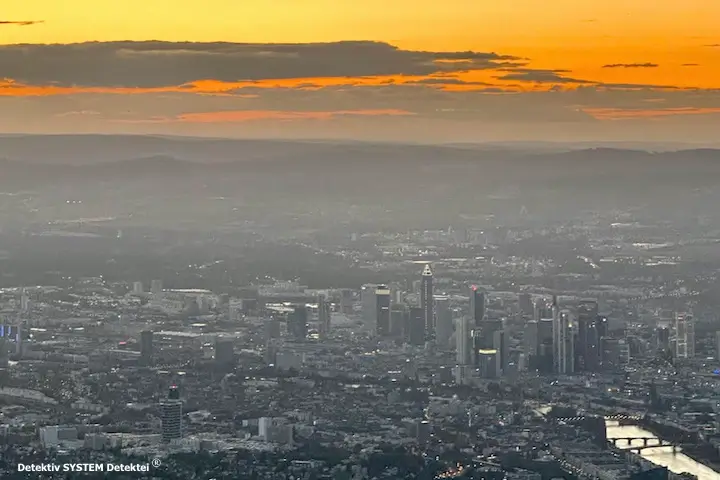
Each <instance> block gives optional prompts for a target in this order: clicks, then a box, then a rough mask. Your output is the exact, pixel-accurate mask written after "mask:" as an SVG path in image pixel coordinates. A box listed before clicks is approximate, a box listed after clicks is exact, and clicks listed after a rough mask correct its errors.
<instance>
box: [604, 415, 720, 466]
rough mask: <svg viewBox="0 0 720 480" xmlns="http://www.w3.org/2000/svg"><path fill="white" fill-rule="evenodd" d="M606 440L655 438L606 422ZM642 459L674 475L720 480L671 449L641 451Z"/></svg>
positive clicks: (635, 428) (634, 429)
mask: <svg viewBox="0 0 720 480" xmlns="http://www.w3.org/2000/svg"><path fill="white" fill-rule="evenodd" d="M605 425H606V429H607V438H608V439H610V438H622V437H652V438H657V437H656V436H655V435H653V434H652V433H650V432H648V431H647V430H643V429H642V428H640V427H636V426H633V425H626V426H620V425H618V422H613V421H610V420H608V421H606V422H605ZM642 445H643V441H642V440H639V441H636V442H633V445H632V446H642ZM618 447H619V448H628V447H626V446H625V445H618ZM642 456H643V458H645V459H647V460H650V461H651V462H653V463H655V464H657V465H662V466H664V467H667V468H668V469H669V470H670V471H672V472H675V473H683V472H687V473H691V474H693V475H695V476H696V477H697V478H698V480H720V473H718V472H715V471H714V470H712V469H711V468H708V467H706V466H705V465H702V464H700V463H698V462H696V461H695V460H693V459H692V458H690V457H688V456H687V455H685V454H683V453H673V452H672V447H657V448H647V449H645V450H642Z"/></svg>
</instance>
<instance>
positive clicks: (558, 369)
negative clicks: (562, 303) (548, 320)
mask: <svg viewBox="0 0 720 480" xmlns="http://www.w3.org/2000/svg"><path fill="white" fill-rule="evenodd" d="M553 324H554V327H555V329H554V332H553V333H554V342H553V364H554V366H555V373H557V374H558V375H569V374H571V373H574V372H575V334H574V332H573V326H572V318H571V317H570V312H568V311H567V310H563V311H562V312H560V311H559V312H558V313H557V315H556V317H555V318H554V319H553Z"/></svg>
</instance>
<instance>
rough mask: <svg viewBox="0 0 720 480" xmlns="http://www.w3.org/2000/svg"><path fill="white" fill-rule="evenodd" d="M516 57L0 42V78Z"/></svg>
mask: <svg viewBox="0 0 720 480" xmlns="http://www.w3.org/2000/svg"><path fill="white" fill-rule="evenodd" d="M519 60H521V59H520V58H518V57H513V56H510V55H500V54H497V53H484V52H472V51H467V52H430V51H410V50H402V49H400V48H397V47H394V46H392V45H389V44H387V43H381V42H363V41H358V42H335V43H310V44H244V43H221V42H216V43H194V42H192V43H191V42H186V43H173V42H158V41H150V42H88V43H78V44H63V45H7V46H0V78H11V79H14V80H16V81H18V82H22V83H28V84H33V85H49V84H53V85H61V86H88V87H159V86H172V85H182V84H186V83H190V82H193V81H197V80H205V79H214V80H220V81H226V82H234V81H252V80H262V79H285V78H313V77H362V76H377V75H429V74H433V73H447V72H460V71H467V70H478V69H494V68H499V67H503V66H505V67H507V66H510V65H513V63H511V62H517V61H519Z"/></svg>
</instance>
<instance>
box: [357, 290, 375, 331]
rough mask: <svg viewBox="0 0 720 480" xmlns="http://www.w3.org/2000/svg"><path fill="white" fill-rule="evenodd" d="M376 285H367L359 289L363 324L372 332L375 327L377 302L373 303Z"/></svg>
mask: <svg viewBox="0 0 720 480" xmlns="http://www.w3.org/2000/svg"><path fill="white" fill-rule="evenodd" d="M377 289H378V285H377V284H374V283H367V284H365V285H363V286H362V287H360V306H361V308H362V318H363V324H365V326H366V327H371V328H373V330H374V329H375V326H376V325H377V302H376V301H375V291H376V290H377Z"/></svg>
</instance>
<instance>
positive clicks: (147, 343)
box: [140, 330, 155, 365]
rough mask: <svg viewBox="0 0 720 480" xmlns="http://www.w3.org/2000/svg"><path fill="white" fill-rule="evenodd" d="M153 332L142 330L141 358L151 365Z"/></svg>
mask: <svg viewBox="0 0 720 480" xmlns="http://www.w3.org/2000/svg"><path fill="white" fill-rule="evenodd" d="M154 355H155V352H154V351H153V332H152V331H150V330H143V331H142V332H140V359H141V360H142V362H143V363H144V364H145V365H151V364H152V362H153V356H154Z"/></svg>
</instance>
